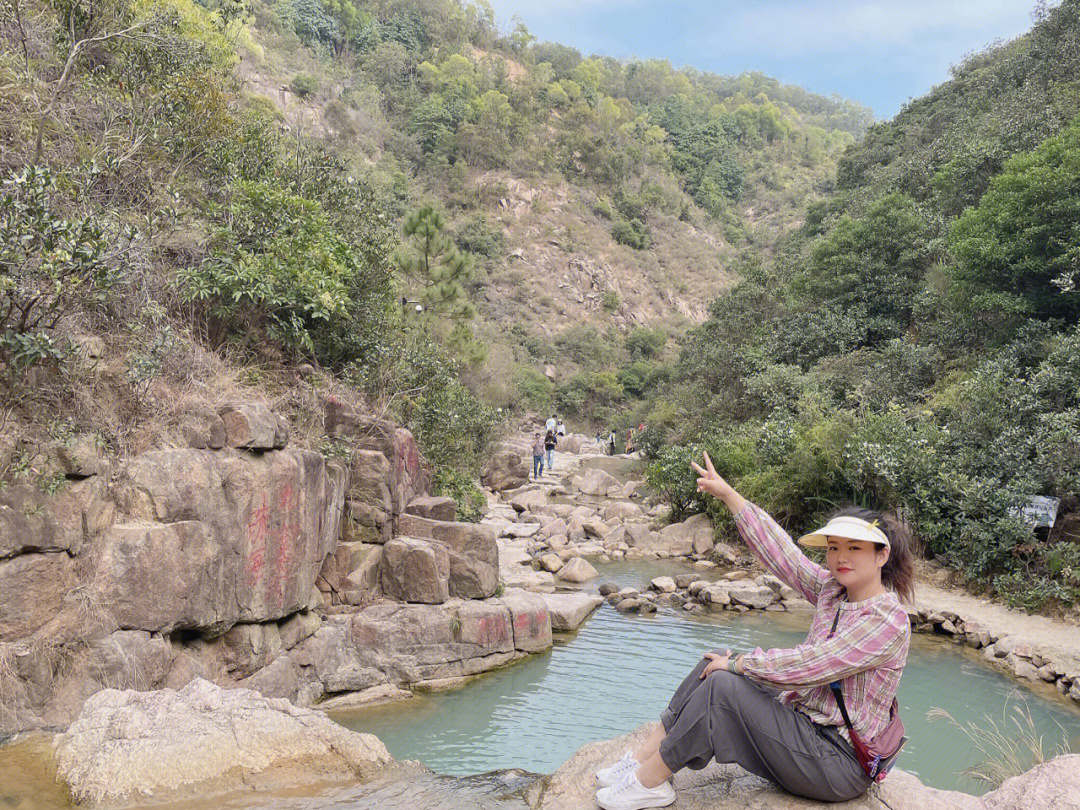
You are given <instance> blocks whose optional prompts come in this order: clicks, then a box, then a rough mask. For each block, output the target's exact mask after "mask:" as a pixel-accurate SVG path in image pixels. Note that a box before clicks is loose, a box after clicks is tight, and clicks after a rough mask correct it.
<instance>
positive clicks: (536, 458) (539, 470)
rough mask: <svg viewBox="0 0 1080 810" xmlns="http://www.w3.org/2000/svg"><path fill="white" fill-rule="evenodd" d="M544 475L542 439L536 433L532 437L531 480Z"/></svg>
mask: <svg viewBox="0 0 1080 810" xmlns="http://www.w3.org/2000/svg"><path fill="white" fill-rule="evenodd" d="M543 474H544V437H543V436H541V435H540V434H539V433H537V434H536V435H535V436H533V480H534V481H535V480H537V479H539V478H540V476H541V475H543Z"/></svg>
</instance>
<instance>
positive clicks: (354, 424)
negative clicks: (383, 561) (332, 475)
mask: <svg viewBox="0 0 1080 810" xmlns="http://www.w3.org/2000/svg"><path fill="white" fill-rule="evenodd" d="M323 426H324V428H325V430H326V433H327V434H328V435H329V436H331V437H334V438H337V439H342V440H345V441H347V442H348V443H349V444H350V445H351V446H352V447H353V448H354V451H353V453H352V462H351V465H350V468H349V480H350V486H349V491H348V493H347V494H346V505H347V513H346V515H345V539H346V540H351V541H362V542H365V543H384V542H386V541H387V540H389V539H390V538H391V537H393V536H394V534H396V533H397V520H398V518H399V517H400V516H401V515H403V514H405V508H406V506H407V505H408V504H409V503H411V502H412V501H413V500H415V499H416V498H418V497H422V496H425V495H427V494H428V490H429V489H430V488H431V481H432V472H431V465H430V464H428V462H427V461H426V460H425V459H424V457H423V456H422V455H421V454H420V449H419V448H418V447H417V445H416V440H415V439H414V438H413V435H412V433H410V432H409V431H408V430H406V429H405V428H403V427H400V426H398V425H397V424H395V423H394V422H391V421H389V420H387V419H376V418H374V417H372V416H368V415H365V414H358V413H356V412H355V411H353V410H351V409H350V408H348V407H347V406H346V405H344V404H343V403H341V402H339V401H338V400H336V399H334V398H333V397H331V398H330V399H329V400H327V403H326V412H325V415H324V417H323Z"/></svg>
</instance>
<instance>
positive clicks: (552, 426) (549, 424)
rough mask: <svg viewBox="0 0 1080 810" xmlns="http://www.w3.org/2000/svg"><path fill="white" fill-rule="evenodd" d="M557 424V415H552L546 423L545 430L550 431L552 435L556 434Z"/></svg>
mask: <svg viewBox="0 0 1080 810" xmlns="http://www.w3.org/2000/svg"><path fill="white" fill-rule="evenodd" d="M556 424H557V423H556V420H555V414H552V415H551V416H549V417H548V420H547V422H545V423H544V430H547V431H550V432H551V433H554V432H555V426H556Z"/></svg>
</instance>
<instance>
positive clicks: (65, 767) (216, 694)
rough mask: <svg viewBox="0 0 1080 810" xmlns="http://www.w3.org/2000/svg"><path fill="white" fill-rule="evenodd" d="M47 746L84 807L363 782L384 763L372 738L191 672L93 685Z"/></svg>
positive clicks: (320, 715)
mask: <svg viewBox="0 0 1080 810" xmlns="http://www.w3.org/2000/svg"><path fill="white" fill-rule="evenodd" d="M55 751H56V762H57V771H58V778H59V779H60V780H61V781H62V782H63V783H65V784H66V785H67V786H68V788H69V790H70V791H71V794H72V797H73V798H74V799H75V801H76V802H77V803H78V804H79V805H80V806H90V807H98V806H109V807H116V806H123V805H126V804H135V803H139V804H144V803H146V802H147V801H152V802H163V801H171V800H178V799H184V798H193V797H198V798H199V799H206V798H207V797H209V796H212V795H217V794H221V793H225V792H230V791H241V790H242V791H250V790H278V789H284V788H295V787H297V786H303V785H314V784H319V783H327V782H344V781H348V782H352V781H354V780H356V779H361V780H366V779H370V778H372V777H374V776H376V775H377V774H379V773H380V772H381V771H382V770H383V769H384V768H386V767H387V766H388V765H389V764H390V763H391V762H392V759H391V757H390V755H389V753H387V751H386V747H385V746H384V745H383V744H382V743H381V742H380V741H379V740H378V738H376V737H374V736H372V735H370V734H358V733H356V732H352V731H349V730H348V729H346V728H344V727H343V726H340V725H338V724H337V723H334V722H333V721H332V720H330V719H329V718H328V717H326V716H325V715H324V714H323V713H322V712H317V711H313V710H311V709H301V708H297V707H296V706H293V705H292V704H290V703H289V702H287V701H285V700H279V699H271V698H266V697H263V696H262V695H260V694H258V693H256V692H253V691H250V690H248V689H227V690H226V689H221V688H220V687H218V686H215V685H214V684H212V683H210V682H208V681H205V680H203V679H201V678H197V679H195V680H193V681H191V682H190V683H189V684H188V685H187V686H185V687H184V688H183V689H181V690H180V691H179V692H176V691H173V690H171V689H164V690H161V691H157V692H135V691H118V690H115V689H106V690H104V691H101V692H98V693H97V694H96V695H94V696H93V697H91V698H90V699H89V700H87V701H86V704H85V705H84V707H83V711H82V714H81V716H80V717H79V719H78V720H76V721H75V722H74V723H73V724H72V725H71V727H70V728H68V730H67V731H65V732H63V733H62V734H59V735H58V736H57V737H56V740H55Z"/></svg>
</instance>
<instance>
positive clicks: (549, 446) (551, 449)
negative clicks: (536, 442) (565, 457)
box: [544, 430, 558, 472]
mask: <svg viewBox="0 0 1080 810" xmlns="http://www.w3.org/2000/svg"><path fill="white" fill-rule="evenodd" d="M557 444H558V440H557V439H556V438H555V431H553V430H549V431H548V432H547V435H546V436H545V437H544V449H545V450H547V462H546V463H547V468H548V472H551V470H552V469H553V468H554V464H555V459H554V457H553V456H554V453H555V446H556V445H557Z"/></svg>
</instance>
